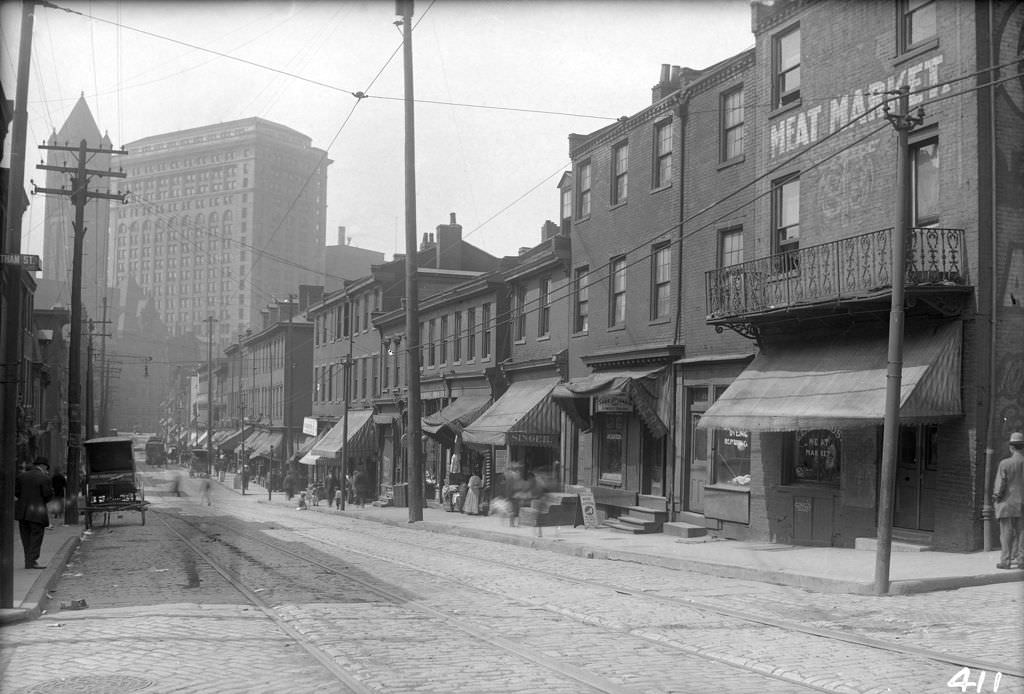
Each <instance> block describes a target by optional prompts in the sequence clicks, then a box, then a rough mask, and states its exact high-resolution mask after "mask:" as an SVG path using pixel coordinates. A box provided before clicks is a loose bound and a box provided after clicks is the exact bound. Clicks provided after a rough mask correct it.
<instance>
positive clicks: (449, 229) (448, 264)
mask: <svg viewBox="0 0 1024 694" xmlns="http://www.w3.org/2000/svg"><path fill="white" fill-rule="evenodd" d="M437 268H438V269H439V270H442V269H443V270H461V269H462V225H461V224H459V223H458V222H456V221H455V213H454V212H452V213H451V214H450V215H449V217H448V223H447V224H439V225H438V226H437Z"/></svg>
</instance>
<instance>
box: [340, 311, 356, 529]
mask: <svg viewBox="0 0 1024 694" xmlns="http://www.w3.org/2000/svg"><path fill="white" fill-rule="evenodd" d="M347 301H348V304H347V310H346V313H347V314H348V316H347V317H348V329H347V332H348V354H346V355H345V364H344V368H343V369H342V373H344V374H345V384H344V387H343V388H342V396H343V397H344V402H343V403H342V406H341V422H342V424H341V488H342V493H341V510H342V511H344V510H345V501H346V499H345V497H347V496H348V489H347V485H348V460H347V458H348V399H349V394H350V393H351V392H352V391H351V387H350V384H349V379H350V378H351V376H350V374H351V370H352V344H353V336H352V316H353V315H354V314H353V311H354V310H355V309H354V308H353V307H352V297H351V296H350V297H348V299H347ZM353 491H355V490H353Z"/></svg>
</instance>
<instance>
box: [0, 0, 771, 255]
mask: <svg viewBox="0 0 1024 694" xmlns="http://www.w3.org/2000/svg"><path fill="white" fill-rule="evenodd" d="M54 4H56V5H58V6H60V7H63V8H67V9H70V10H74V11H75V12H78V13H81V14H72V13H68V12H62V11H60V10H55V9H52V8H39V9H37V11H36V20H35V32H34V38H33V45H32V71H31V77H30V80H29V82H30V84H29V87H30V88H29V101H28V115H29V122H28V141H29V143H30V146H29V151H28V153H27V161H26V181H27V179H29V178H35V179H36V180H37V181H40V180H41V179H42V178H43V175H44V174H43V172H42V171H39V170H37V169H35V165H36V163H38V162H39V160H40V156H39V152H38V151H37V150H36V149H35V147H34V145H35V144H36V143H39V142H40V141H42V140H44V139H45V138H46V137H47V136H48V135H49V134H50V132H51V131H52V130H54V129H59V128H60V126H61V124H62V123H63V122H64V120H65V118H66V117H67V115H68V113H69V112H70V110H71V108H72V106H74V104H75V102H76V100H77V99H78V97H79V95H80V94H81V93H84V94H85V97H86V101H87V102H88V104H89V106H90V108H91V110H92V113H93V115H94V116H95V118H96V121H97V123H98V125H99V127H100V130H101V131H104V130H105V131H107V132H108V133H109V135H110V138H111V140H112V141H113V143H114V146H115V147H120V146H122V145H124V144H126V143H129V142H132V141H133V140H138V139H140V138H143V137H147V136H150V135H157V134H161V133H167V132H172V131H175V130H181V129H184V128H191V127H196V126H202V125H208V124H211V123H217V122H222V121H230V120H234V119H238V118H248V117H252V116H257V117H260V118H265V119H268V120H271V121H275V122H278V123H281V124H283V125H286V126H288V127H290V128H293V129H295V130H297V131H299V132H301V133H303V134H306V135H308V136H310V137H311V138H312V141H313V146H315V147H318V148H321V149H325V150H327V152H328V156H329V157H330V158H331V159H332V160H333V162H334V163H333V164H332V165H331V166H330V167H329V168H328V174H327V184H328V197H327V205H328V206H327V238H328V243H334V239H335V238H336V231H335V230H336V228H337V227H338V226H345V227H346V228H347V230H348V234H349V236H350V237H351V238H352V243H353V244H354V245H357V246H361V247H364V248H370V249H374V250H378V251H383V252H385V253H387V254H388V258H389V259H390V257H391V254H392V253H394V252H395V251H398V252H404V244H405V240H404V238H405V237H404V215H405V212H404V178H403V176H404V173H403V172H404V139H403V138H404V133H403V128H404V116H403V107H402V101H401V98H402V96H403V77H402V74H403V68H402V51H401V50H400V46H401V34H400V31H399V29H398V28H397V27H396V26H395V25H394V21H395V19H396V17H395V15H394V11H395V4H394V2H393V0H373V1H362V2H357V1H352V2H327V1H325V0H324V1H319V2H244V3H243V2H237V3H235V2H186V3H172V2H153V1H131V2H129V1H125V2H69V1H66V0H54ZM20 5H21V4H20V2H12V1H10V0H3V2H2V8H0V11H2V15H0V27H2V31H3V36H2V40H3V49H2V55H0V60H2V63H0V78H2V80H3V84H4V89H5V91H6V93H7V98H9V99H13V98H14V93H15V89H14V81H15V80H14V75H15V74H16V71H17V70H16V68H17V56H18V43H19V41H18V39H19V33H20V23H21V20H20V13H21V10H20ZM83 15H85V16H83ZM414 21H416V22H418V24H417V25H416V29H415V32H414V34H413V51H414V58H413V64H414V71H415V96H416V99H417V101H418V103H417V105H416V148H417V151H416V161H417V166H416V169H417V218H418V224H419V231H420V234H422V232H425V231H432V230H433V229H434V227H436V226H437V225H438V224H442V223H446V222H447V220H448V215H449V213H450V212H455V213H456V214H457V215H458V221H459V222H460V223H461V224H462V226H463V233H464V236H465V237H466V238H467V240H468V241H470V242H471V243H473V244H475V245H477V246H479V247H481V248H483V249H484V250H486V251H488V252H490V253H492V254H495V255H499V256H500V255H513V254H515V253H516V251H517V249H518V248H520V247H522V246H533V245H536V244H537V243H539V241H540V227H541V225H542V224H543V222H544V220H545V219H556V218H557V215H558V196H557V191H556V190H555V187H554V186H555V184H556V183H557V181H558V176H559V174H560V173H561V172H562V171H564V170H565V169H566V168H567V167H568V164H569V152H568V135H569V133H589V132H592V131H594V130H597V129H599V128H601V127H604V126H605V125H607V124H608V123H610V122H612V121H613V120H614V119H615V118H617V117H619V116H623V115H628V114H631V113H635V112H636V111H639V110H640V109H642V108H644V107H645V106H646V105H648V104H649V103H650V100H651V87H652V86H653V85H654V83H655V82H656V81H657V79H658V74H659V70H660V66H661V64H662V63H670V64H674V65H681V66H685V67H692V68H698V69H699V68H704V67H707V66H709V65H712V64H714V63H716V62H718V61H719V60H722V59H723V58H726V57H729V56H731V55H734V54H736V53H738V52H740V51H742V50H744V49H746V48H749V47H750V46H752V45H753V35H752V34H751V32H750V4H749V2H748V1H747V0H690V1H685V0H676V1H674V2H670V1H668V0H659V1H636V0H619V1H616V2H612V1H607V0H606V1H596V2H586V3H585V2H580V1H577V0H549V1H548V2H526V1H518V2H517V1H505V2H493V1H488V0H479V1H475V2H470V1H468V0H459V1H456V0H436V2H433V3H431V2H428V1H426V0H418V1H417V2H416V4H415V17H414ZM228 56H233V57H235V58H239V59H241V60H234V59H232V58H231V57H228ZM242 61H246V62H242ZM353 92H365V93H366V94H367V95H368V98H364V99H361V100H359V99H356V98H355V97H354V96H353V95H352V93H353ZM437 102H442V103H437ZM90 144H92V143H90ZM6 146H7V147H8V148H9V147H10V138H9V137H8V139H7V142H6ZM7 158H8V157H7V153H6V152H5V157H4V160H5V165H6V161H7ZM42 223H43V199H42V198H41V197H35V198H32V204H31V206H30V209H29V211H28V212H27V213H26V214H25V217H24V219H23V224H24V231H23V241H22V250H23V252H26V253H42V245H43V234H42ZM44 262H45V261H44Z"/></svg>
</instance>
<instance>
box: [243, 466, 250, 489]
mask: <svg viewBox="0 0 1024 694" xmlns="http://www.w3.org/2000/svg"><path fill="white" fill-rule="evenodd" d="M248 489H249V466H248V465H246V466H245V467H243V468H242V496H245V492H246V491H248Z"/></svg>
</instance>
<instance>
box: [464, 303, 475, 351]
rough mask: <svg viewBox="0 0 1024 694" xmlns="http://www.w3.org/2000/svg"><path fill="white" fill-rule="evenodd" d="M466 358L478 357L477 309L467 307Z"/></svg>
mask: <svg viewBox="0 0 1024 694" xmlns="http://www.w3.org/2000/svg"><path fill="white" fill-rule="evenodd" d="M466 359H476V309H475V308H469V309H466Z"/></svg>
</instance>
